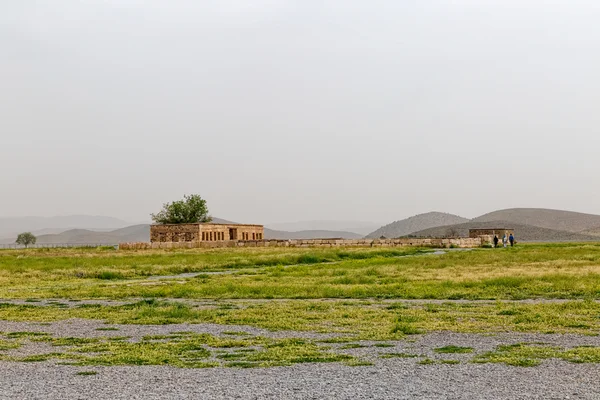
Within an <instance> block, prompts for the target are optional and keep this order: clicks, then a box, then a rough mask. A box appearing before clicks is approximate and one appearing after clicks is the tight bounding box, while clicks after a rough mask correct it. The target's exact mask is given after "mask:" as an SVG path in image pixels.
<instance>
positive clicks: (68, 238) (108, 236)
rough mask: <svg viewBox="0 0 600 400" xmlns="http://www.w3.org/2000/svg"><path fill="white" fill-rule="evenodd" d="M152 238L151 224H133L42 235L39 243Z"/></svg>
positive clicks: (119, 241)
mask: <svg viewBox="0 0 600 400" xmlns="http://www.w3.org/2000/svg"><path fill="white" fill-rule="evenodd" d="M149 240H150V225H148V224H142V225H132V226H128V227H126V228H121V229H116V230H114V231H109V232H96V231H90V230H87V229H70V230H68V231H65V232H62V233H59V234H52V235H40V236H38V237H37V243H38V244H66V243H68V244H117V243H121V242H147V241H149Z"/></svg>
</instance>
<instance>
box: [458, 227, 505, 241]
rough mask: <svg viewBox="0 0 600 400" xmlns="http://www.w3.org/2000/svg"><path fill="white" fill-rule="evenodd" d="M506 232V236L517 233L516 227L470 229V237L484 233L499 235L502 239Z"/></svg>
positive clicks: (492, 235)
mask: <svg viewBox="0 0 600 400" xmlns="http://www.w3.org/2000/svg"><path fill="white" fill-rule="evenodd" d="M505 233H506V237H508V236H510V235H511V234H512V235H514V234H515V230H514V229H510V228H477V229H469V237H470V238H476V237H479V236H482V235H489V236H491V237H492V239H493V238H494V235H496V236H498V239H502V236H504V234H505Z"/></svg>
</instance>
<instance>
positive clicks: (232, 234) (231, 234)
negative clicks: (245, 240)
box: [229, 228, 237, 240]
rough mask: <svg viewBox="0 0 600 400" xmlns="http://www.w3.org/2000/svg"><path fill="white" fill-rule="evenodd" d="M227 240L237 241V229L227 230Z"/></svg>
mask: <svg viewBox="0 0 600 400" xmlns="http://www.w3.org/2000/svg"><path fill="white" fill-rule="evenodd" d="M229 240H237V229H235V228H229Z"/></svg>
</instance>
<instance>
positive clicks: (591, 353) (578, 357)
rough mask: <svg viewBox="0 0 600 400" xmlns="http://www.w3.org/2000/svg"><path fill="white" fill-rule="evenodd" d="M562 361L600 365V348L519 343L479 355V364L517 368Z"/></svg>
mask: <svg viewBox="0 0 600 400" xmlns="http://www.w3.org/2000/svg"><path fill="white" fill-rule="evenodd" d="M550 358H554V359H560V360H564V361H567V362H571V363H578V364H579V363H600V347H590V346H580V347H574V348H571V349H561V348H559V347H552V346H545V345H538V344H533V343H518V344H514V345H503V346H498V347H497V348H496V350H495V351H491V352H487V353H484V354H481V355H478V356H476V357H475V359H474V360H473V361H474V362H477V363H504V364H507V365H512V366H517V367H535V366H537V365H539V364H540V363H541V362H542V361H543V360H547V359H550Z"/></svg>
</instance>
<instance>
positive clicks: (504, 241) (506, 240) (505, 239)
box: [502, 232, 508, 247]
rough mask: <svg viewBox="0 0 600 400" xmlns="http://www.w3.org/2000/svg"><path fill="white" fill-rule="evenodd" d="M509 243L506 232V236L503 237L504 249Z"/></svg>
mask: <svg viewBox="0 0 600 400" xmlns="http://www.w3.org/2000/svg"><path fill="white" fill-rule="evenodd" d="M507 242H508V238H507V237H506V232H505V233H504V236H502V244H503V245H504V247H506V244H507Z"/></svg>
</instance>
